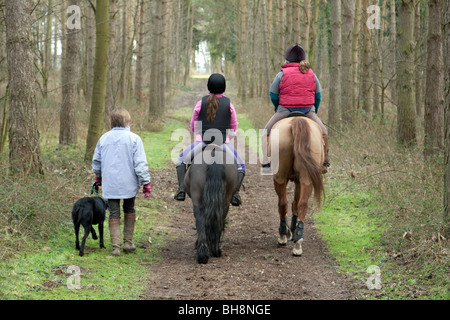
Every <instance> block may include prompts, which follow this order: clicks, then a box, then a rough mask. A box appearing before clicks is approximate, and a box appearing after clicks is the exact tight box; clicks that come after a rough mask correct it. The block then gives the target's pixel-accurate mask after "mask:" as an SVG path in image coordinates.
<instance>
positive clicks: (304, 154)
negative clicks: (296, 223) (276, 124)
mask: <svg viewBox="0 0 450 320" xmlns="http://www.w3.org/2000/svg"><path fill="white" fill-rule="evenodd" d="M292 135H293V138H294V158H295V161H294V167H295V169H296V170H297V172H299V174H300V172H301V171H302V170H303V171H306V172H307V173H308V175H309V177H310V179H311V182H312V184H313V187H314V198H315V200H316V202H317V204H318V205H319V206H320V204H321V199H322V195H324V194H325V189H324V186H323V180H322V171H321V168H320V165H319V164H318V163H317V162H316V161H315V160H314V158H313V157H312V155H311V130H310V127H309V125H308V122H307V121H306V120H305V119H303V118H296V119H295V120H294V121H292Z"/></svg>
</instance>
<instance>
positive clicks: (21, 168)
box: [5, 0, 44, 176]
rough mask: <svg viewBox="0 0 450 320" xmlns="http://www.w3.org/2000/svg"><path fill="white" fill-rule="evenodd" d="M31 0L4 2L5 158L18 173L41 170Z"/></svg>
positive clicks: (27, 173)
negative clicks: (5, 61)
mask: <svg viewBox="0 0 450 320" xmlns="http://www.w3.org/2000/svg"><path fill="white" fill-rule="evenodd" d="M30 12H31V2H30V1H28V0H8V1H6V5H5V20H6V51H7V61H8V74H9V119H10V128H9V162H10V169H11V172H12V173H13V174H15V175H19V176H28V175H31V174H38V173H39V174H43V173H44V172H43V168H42V163H41V150H40V144H39V131H38V125H37V104H36V96H35V92H34V85H35V81H36V78H35V75H36V68H35V66H34V61H33V58H34V53H33V43H32V41H31V36H30V31H31V19H30Z"/></svg>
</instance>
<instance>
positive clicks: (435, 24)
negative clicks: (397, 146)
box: [416, 0, 444, 156]
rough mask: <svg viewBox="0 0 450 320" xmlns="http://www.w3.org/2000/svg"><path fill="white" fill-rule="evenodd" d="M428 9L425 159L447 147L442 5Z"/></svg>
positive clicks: (435, 1) (434, 0)
mask: <svg viewBox="0 0 450 320" xmlns="http://www.w3.org/2000/svg"><path fill="white" fill-rule="evenodd" d="M428 8H429V16H428V36H427V39H428V44H427V48H428V49H427V77H426V87H425V90H426V91H425V112H424V116H425V143H424V155H425V156H430V155H435V154H439V153H440V152H441V151H442V150H443V147H444V145H443V142H444V141H443V137H444V130H443V129H444V122H443V118H444V94H443V93H444V90H443V89H444V86H443V83H442V82H443V74H442V59H443V58H442V33H441V1H440V0H429V1H428ZM416 89H417V88H416Z"/></svg>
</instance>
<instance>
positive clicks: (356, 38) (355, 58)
mask: <svg viewBox="0 0 450 320" xmlns="http://www.w3.org/2000/svg"><path fill="white" fill-rule="evenodd" d="M354 12H355V14H354V20H355V21H354V22H353V41H352V77H353V80H352V82H353V83H352V85H353V91H352V110H353V112H354V113H355V112H356V110H357V109H358V97H359V90H358V88H359V81H358V71H359V67H360V63H359V44H360V42H361V41H360V39H361V37H360V32H359V30H360V24H361V16H362V15H361V0H356V1H355V11H354ZM349 108H350V106H349Z"/></svg>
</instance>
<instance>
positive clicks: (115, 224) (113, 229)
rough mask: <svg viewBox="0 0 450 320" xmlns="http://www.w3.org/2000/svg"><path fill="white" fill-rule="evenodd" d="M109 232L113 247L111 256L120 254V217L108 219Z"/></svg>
mask: <svg viewBox="0 0 450 320" xmlns="http://www.w3.org/2000/svg"><path fill="white" fill-rule="evenodd" d="M109 233H110V235H111V244H112V247H113V251H112V252H111V254H112V255H113V256H120V243H121V236H120V219H110V220H109Z"/></svg>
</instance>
